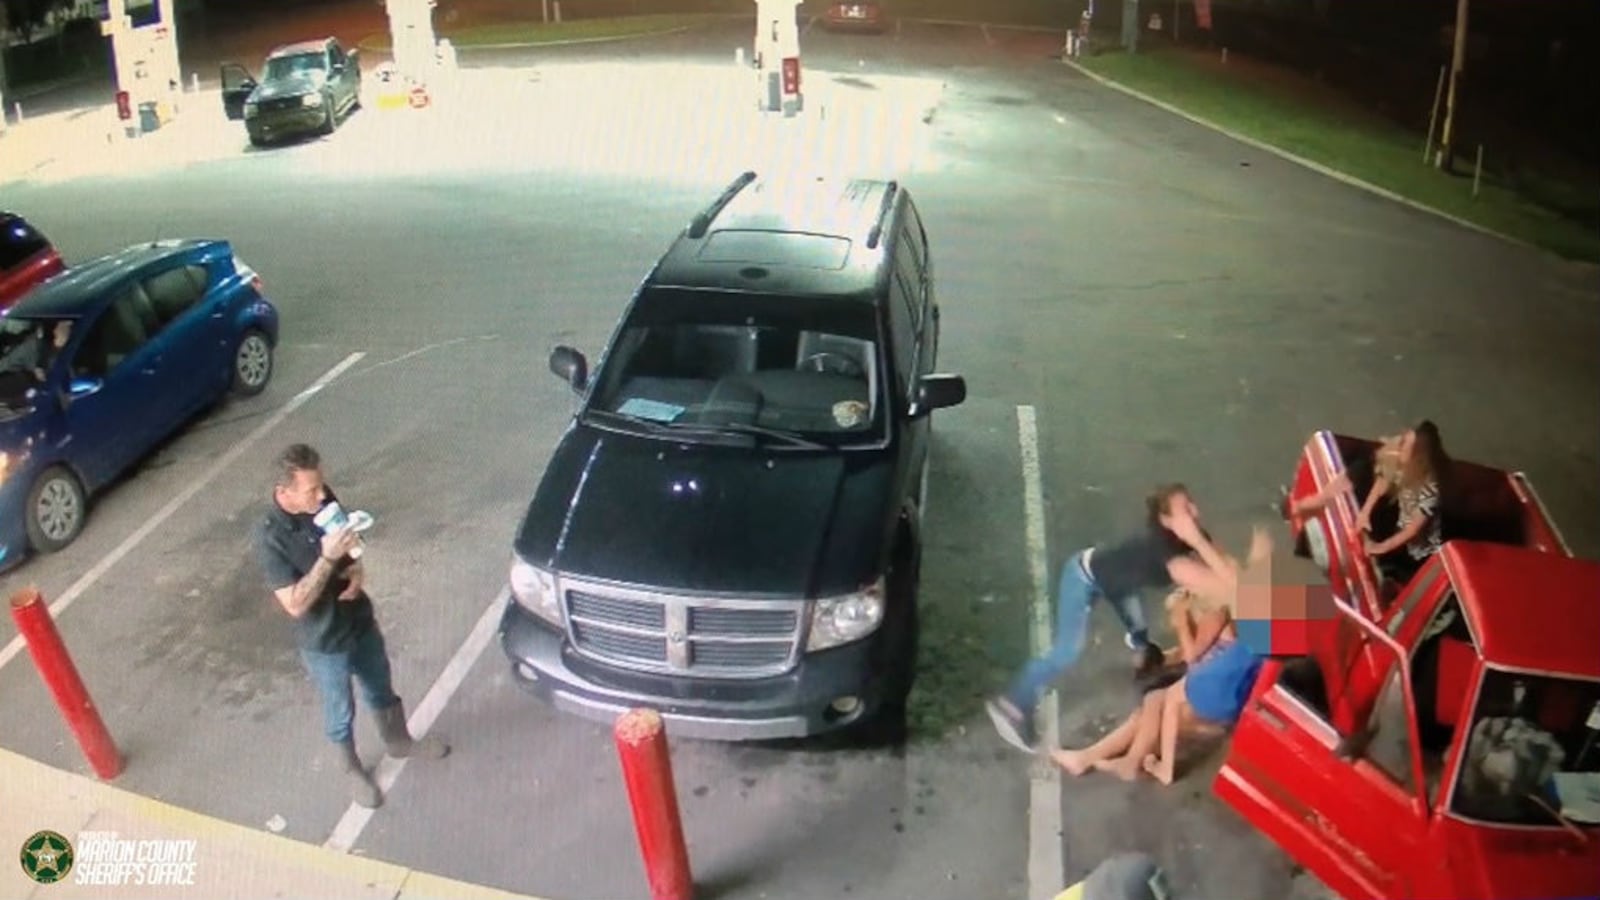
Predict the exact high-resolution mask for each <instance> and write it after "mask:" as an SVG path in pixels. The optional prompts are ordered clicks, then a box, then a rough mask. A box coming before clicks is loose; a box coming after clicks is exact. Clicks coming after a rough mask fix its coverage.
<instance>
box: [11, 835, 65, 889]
mask: <svg viewBox="0 0 1600 900" xmlns="http://www.w3.org/2000/svg"><path fill="white" fill-rule="evenodd" d="M22 871H24V872H26V873H27V874H28V877H29V878H32V879H33V880H34V881H37V882H39V883H40V884H53V883H55V882H57V881H60V880H61V879H63V878H66V877H67V873H68V872H71V871H72V844H71V842H69V841H68V840H67V839H66V838H64V837H62V836H61V835H59V834H56V833H55V832H54V831H38V832H35V833H34V835H33V837H30V838H28V839H27V840H26V841H23V842H22Z"/></svg>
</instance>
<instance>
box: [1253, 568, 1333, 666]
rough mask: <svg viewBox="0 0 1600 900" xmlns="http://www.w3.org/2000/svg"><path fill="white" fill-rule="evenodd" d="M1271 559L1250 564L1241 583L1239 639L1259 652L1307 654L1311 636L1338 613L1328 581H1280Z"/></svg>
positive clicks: (1269, 654) (1268, 654)
mask: <svg viewBox="0 0 1600 900" xmlns="http://www.w3.org/2000/svg"><path fill="white" fill-rule="evenodd" d="M1273 575H1274V569H1273V566H1272V564H1271V562H1270V561H1268V562H1265V563H1262V564H1260V565H1257V566H1252V567H1250V568H1247V569H1246V570H1245V571H1244V573H1243V578H1241V580H1240V583H1239V598H1238V605H1237V607H1236V609H1235V616H1234V623H1235V627H1237V628H1238V632H1239V640H1241V641H1244V642H1245V645H1246V646H1247V647H1249V648H1250V649H1251V650H1252V651H1253V652H1255V653H1256V655H1258V656H1305V655H1308V654H1310V652H1311V636H1312V634H1313V633H1314V632H1315V631H1316V630H1317V628H1319V627H1322V626H1323V625H1324V624H1325V623H1331V622H1332V621H1333V620H1334V617H1335V616H1336V615H1337V611H1336V607H1335V606H1334V602H1333V592H1332V590H1331V589H1330V588H1329V587H1328V586H1327V585H1326V584H1277V583H1275V582H1274V578H1273Z"/></svg>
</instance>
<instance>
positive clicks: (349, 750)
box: [330, 738, 383, 809]
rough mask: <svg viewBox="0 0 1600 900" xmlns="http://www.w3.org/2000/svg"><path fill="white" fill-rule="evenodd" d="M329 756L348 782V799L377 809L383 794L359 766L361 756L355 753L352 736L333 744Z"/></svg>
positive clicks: (381, 801)
mask: <svg viewBox="0 0 1600 900" xmlns="http://www.w3.org/2000/svg"><path fill="white" fill-rule="evenodd" d="M330 756H332V758H333V762H334V765H336V766H337V767H338V768H339V769H340V770H341V771H343V772H344V773H345V778H346V780H348V782H349V784H350V799H352V800H354V801H355V802H356V803H358V804H359V805H361V806H365V807H366V808H367V809H377V808H378V807H380V806H382V805H383V795H382V794H381V793H379V792H378V786H377V785H376V784H373V782H372V776H370V775H368V774H367V770H366V769H363V768H362V767H361V757H359V756H357V755H356V742H355V739H354V738H345V739H344V743H341V744H334V745H333V746H332V751H331V753H330Z"/></svg>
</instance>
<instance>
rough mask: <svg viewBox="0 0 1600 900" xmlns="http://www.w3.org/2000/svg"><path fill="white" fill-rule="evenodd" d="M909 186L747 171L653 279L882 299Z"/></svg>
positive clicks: (692, 226) (703, 214)
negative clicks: (887, 259) (897, 222)
mask: <svg viewBox="0 0 1600 900" xmlns="http://www.w3.org/2000/svg"><path fill="white" fill-rule="evenodd" d="M905 195H906V194H905V190H904V189H903V188H901V187H900V184H899V183H898V182H896V181H883V180H878V179H866V178H850V179H830V178H823V177H796V178H780V179H771V178H760V177H758V176H757V175H756V173H755V172H745V173H744V174H742V175H740V176H739V177H738V178H735V179H734V180H733V182H732V183H730V184H729V185H728V187H727V188H726V189H725V190H724V191H723V192H722V193H721V194H720V195H718V197H717V198H716V199H715V200H713V201H711V203H710V204H709V205H707V206H706V207H705V209H703V210H701V211H700V212H699V213H698V214H697V215H696V216H695V217H694V219H693V220H691V221H690V223H689V226H688V227H687V228H685V229H684V230H683V233H682V234H681V235H679V237H678V239H677V240H676V241H674V242H673V244H672V247H671V248H669V249H668V250H667V252H666V254H665V255H663V256H662V258H661V261H660V262H659V263H658V264H657V265H656V268H655V270H654V271H653V272H652V273H651V274H650V277H649V278H648V279H647V283H648V284H650V285H652V286H670V287H687V288H712V289H721V290H737V291H751V292H755V293H763V294H768V293H773V294H776V293H781V294H786V295H795V294H800V295H812V296H828V297H836V298H840V299H853V300H858V301H863V302H867V303H876V302H877V298H878V296H879V294H880V292H879V290H878V288H879V286H880V285H879V281H880V280H881V279H882V278H885V277H887V267H884V266H883V265H882V263H883V259H884V257H885V256H886V255H887V254H888V253H890V252H892V250H893V248H892V247H891V246H890V244H891V243H892V242H891V241H890V236H891V235H892V234H893V229H892V228H891V227H890V225H891V224H892V223H893V222H894V220H895V217H896V216H897V215H898V214H899V210H900V208H901V206H902V204H903V202H904V198H905Z"/></svg>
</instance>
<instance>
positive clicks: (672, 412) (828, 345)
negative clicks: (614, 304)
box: [588, 288, 883, 445]
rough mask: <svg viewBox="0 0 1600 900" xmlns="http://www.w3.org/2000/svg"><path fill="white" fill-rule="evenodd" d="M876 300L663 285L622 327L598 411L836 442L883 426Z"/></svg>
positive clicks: (677, 430)
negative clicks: (778, 294)
mask: <svg viewBox="0 0 1600 900" xmlns="http://www.w3.org/2000/svg"><path fill="white" fill-rule="evenodd" d="M878 347H879V342H878V340H877V324H876V319H875V318H874V316H873V307H872V306H870V305H869V304H866V303H861V302H857V301H854V300H829V299H809V298H797V297H781V296H768V295H759V294H746V293H737V292H731V291H709V290H708V291H695V290H674V289H662V288H651V289H647V290H646V292H645V293H644V294H643V295H642V296H641V297H640V298H639V302H638V303H637V304H635V306H634V310H633V312H632V314H631V315H630V316H629V318H628V319H627V320H626V321H625V322H624V323H623V325H622V328H621V329H620V331H619V332H618V335H617V338H616V341H615V343H614V344H613V346H612V349H611V350H610V351H609V353H608V354H607V359H606V360H605V361H604V363H603V366H604V372H603V373H601V375H600V379H599V382H598V383H597V384H596V385H595V392H594V395H593V396H592V398H591V400H590V403H589V407H588V412H589V414H591V415H593V414H595V413H601V414H604V413H612V414H616V415H617V416H621V417H625V418H627V419H629V420H633V421H635V422H637V423H640V424H642V425H643V426H644V427H646V428H650V429H655V428H660V429H662V430H668V431H671V432H672V433H673V437H674V438H675V439H676V438H679V437H681V438H683V439H686V440H694V439H695V436H696V434H697V433H698V434H706V433H708V432H709V433H715V432H718V431H726V432H730V433H732V432H737V433H741V434H751V433H753V432H756V431H757V430H762V429H765V430H770V431H772V432H787V433H790V434H793V435H797V436H803V437H804V438H805V439H807V440H809V441H813V442H820V443H825V444H829V445H839V444H843V443H857V444H859V443H862V442H865V441H871V440H874V439H876V438H877V437H878V436H880V435H881V434H882V430H883V425H882V424H881V419H882V412H881V410H882V406H883V403H882V399H881V398H882V387H881V385H882V382H883V378H882V373H881V361H880V359H879V356H880V354H879V352H878Z"/></svg>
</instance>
